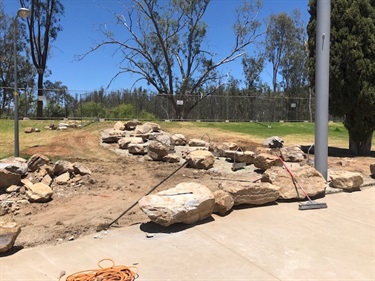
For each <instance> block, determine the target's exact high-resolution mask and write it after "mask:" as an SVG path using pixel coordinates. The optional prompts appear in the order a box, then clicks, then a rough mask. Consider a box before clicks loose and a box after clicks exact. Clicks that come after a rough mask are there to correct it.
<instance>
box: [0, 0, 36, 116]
mask: <svg viewBox="0 0 375 281" xmlns="http://www.w3.org/2000/svg"><path fill="white" fill-rule="evenodd" d="M15 35H16V38H14V17H11V16H9V15H6V14H5V12H4V7H3V2H1V1H0V116H1V115H2V114H3V113H4V112H5V109H6V108H9V106H10V104H11V103H12V102H13V97H14V96H13V87H14V54H16V56H17V71H18V86H19V88H27V87H33V75H34V73H33V71H32V65H31V64H30V63H29V60H28V49H27V46H26V41H25V26H24V25H23V23H22V22H20V23H19V24H18V25H17V32H16V34H15ZM14 39H16V52H14V45H13V43H14Z"/></svg>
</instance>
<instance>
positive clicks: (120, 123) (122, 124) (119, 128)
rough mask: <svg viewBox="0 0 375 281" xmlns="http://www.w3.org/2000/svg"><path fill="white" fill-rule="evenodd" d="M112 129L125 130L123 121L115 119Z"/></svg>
mask: <svg viewBox="0 0 375 281" xmlns="http://www.w3.org/2000/svg"><path fill="white" fill-rule="evenodd" d="M113 129H114V130H120V131H125V123H124V122H121V121H117V122H116V123H115V125H114V126H113Z"/></svg>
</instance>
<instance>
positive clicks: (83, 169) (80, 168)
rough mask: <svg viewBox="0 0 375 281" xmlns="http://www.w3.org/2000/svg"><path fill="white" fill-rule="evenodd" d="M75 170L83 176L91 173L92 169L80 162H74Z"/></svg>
mask: <svg viewBox="0 0 375 281" xmlns="http://www.w3.org/2000/svg"><path fill="white" fill-rule="evenodd" d="M73 172H74V174H75V175H81V176H84V175H91V171H90V169H89V168H87V167H86V166H85V165H83V164H82V163H80V162H74V163H73Z"/></svg>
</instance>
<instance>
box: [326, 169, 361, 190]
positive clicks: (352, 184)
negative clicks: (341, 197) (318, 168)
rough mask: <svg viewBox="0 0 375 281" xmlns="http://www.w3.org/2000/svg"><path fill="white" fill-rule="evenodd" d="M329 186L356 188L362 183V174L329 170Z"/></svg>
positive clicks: (346, 188) (345, 188)
mask: <svg viewBox="0 0 375 281" xmlns="http://www.w3.org/2000/svg"><path fill="white" fill-rule="evenodd" d="M329 177H330V179H331V184H330V186H332V187H334V188H341V189H343V190H358V189H359V188H360V186H361V185H362V184H363V176H362V174H361V173H358V172H349V171H329Z"/></svg>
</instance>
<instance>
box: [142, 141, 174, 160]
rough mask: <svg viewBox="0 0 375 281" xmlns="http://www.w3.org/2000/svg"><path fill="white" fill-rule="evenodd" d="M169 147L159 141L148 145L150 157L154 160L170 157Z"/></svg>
mask: <svg viewBox="0 0 375 281" xmlns="http://www.w3.org/2000/svg"><path fill="white" fill-rule="evenodd" d="M168 151H169V147H168V146H167V145H165V144H163V143H161V142H158V141H151V142H150V143H149V145H148V152H147V154H148V156H150V157H151V159H153V160H162V159H163V157H165V156H167V155H168Z"/></svg>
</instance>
